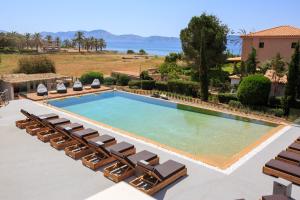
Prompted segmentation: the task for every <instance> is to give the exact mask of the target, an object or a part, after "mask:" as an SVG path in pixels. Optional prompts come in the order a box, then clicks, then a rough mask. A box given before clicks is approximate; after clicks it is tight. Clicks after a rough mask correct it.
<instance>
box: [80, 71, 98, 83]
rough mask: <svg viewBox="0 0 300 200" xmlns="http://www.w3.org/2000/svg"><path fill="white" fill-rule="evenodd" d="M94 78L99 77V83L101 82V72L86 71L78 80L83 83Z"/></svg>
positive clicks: (90, 81) (89, 81)
mask: <svg viewBox="0 0 300 200" xmlns="http://www.w3.org/2000/svg"><path fill="white" fill-rule="evenodd" d="M94 79H99V81H100V83H103V81H104V78H103V74H102V73H100V72H87V73H85V74H82V75H81V77H80V81H81V82H82V83H83V84H91V83H92V82H93V81H94Z"/></svg>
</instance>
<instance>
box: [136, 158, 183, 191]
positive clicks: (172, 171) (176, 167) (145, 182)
mask: <svg viewBox="0 0 300 200" xmlns="http://www.w3.org/2000/svg"><path fill="white" fill-rule="evenodd" d="M138 166H139V167H140V168H141V169H142V170H143V171H144V173H145V174H143V175H141V176H140V177H138V178H136V179H134V180H133V181H131V182H130V185H132V186H133V187H135V188H136V189H138V190H140V191H142V192H145V193H146V194H149V195H153V194H155V193H156V192H158V191H159V190H161V189H162V188H164V187H166V186H167V185H169V184H171V183H172V182H174V181H176V180H177V179H179V178H181V177H183V176H186V175H187V168H186V167H185V165H183V164H181V163H178V162H176V161H173V160H168V161H166V162H164V163H163V164H159V165H156V166H154V167H153V166H151V165H149V163H147V162H145V161H140V162H138Z"/></svg>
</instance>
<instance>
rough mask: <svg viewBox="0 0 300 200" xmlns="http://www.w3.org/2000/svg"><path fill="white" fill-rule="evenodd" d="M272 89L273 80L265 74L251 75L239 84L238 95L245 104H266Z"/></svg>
mask: <svg viewBox="0 0 300 200" xmlns="http://www.w3.org/2000/svg"><path fill="white" fill-rule="evenodd" d="M270 89H271V81H270V80H269V79H268V78H266V77H264V76H263V75H251V76H248V77H246V78H244V79H243V80H242V82H241V84H240V85H239V88H238V92H237V96H238V99H239V101H240V102H241V103H242V104H244V105H254V106H255V105H266V104H267V102H268V97H269V93H270Z"/></svg>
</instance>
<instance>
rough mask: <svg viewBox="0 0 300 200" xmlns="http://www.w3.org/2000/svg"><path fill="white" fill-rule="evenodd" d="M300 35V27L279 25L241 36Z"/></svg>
mask: <svg viewBox="0 0 300 200" xmlns="http://www.w3.org/2000/svg"><path fill="white" fill-rule="evenodd" d="M280 36H285V37H295V36H299V37H300V29H299V28H296V27H293V26H278V27H274V28H270V29H266V30H262V31H258V32H253V33H249V34H246V35H242V36H241V37H280Z"/></svg>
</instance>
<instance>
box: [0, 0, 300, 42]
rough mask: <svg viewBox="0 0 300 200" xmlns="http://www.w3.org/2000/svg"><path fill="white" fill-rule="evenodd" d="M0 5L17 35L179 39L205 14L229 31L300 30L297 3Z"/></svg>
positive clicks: (57, 0) (114, 0) (214, 0)
mask: <svg viewBox="0 0 300 200" xmlns="http://www.w3.org/2000/svg"><path fill="white" fill-rule="evenodd" d="M0 6H1V9H0V10H1V11H0V30H6V31H18V32H22V33H25V32H41V31H53V32H57V31H69V30H95V29H104V30H107V31H109V32H112V33H114V34H130V33H133V34H138V35H142V36H150V35H161V36H176V37H178V35H179V32H180V30H181V29H182V28H184V27H186V25H187V24H188V22H189V20H190V18H191V17H192V16H195V15H200V14H201V13H202V12H204V11H205V12H207V13H209V14H215V15H217V16H218V17H219V18H220V19H221V21H222V22H223V23H226V24H227V25H228V26H229V28H231V29H232V30H234V31H238V30H239V29H241V28H244V29H246V30H247V31H254V30H260V29H265V28H269V27H273V26H279V25H287V24H288V25H294V26H297V27H300V16H299V10H300V0H247V1H246V0H244V1H243V0H48V1H46V0H6V1H1V3H0Z"/></svg>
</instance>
